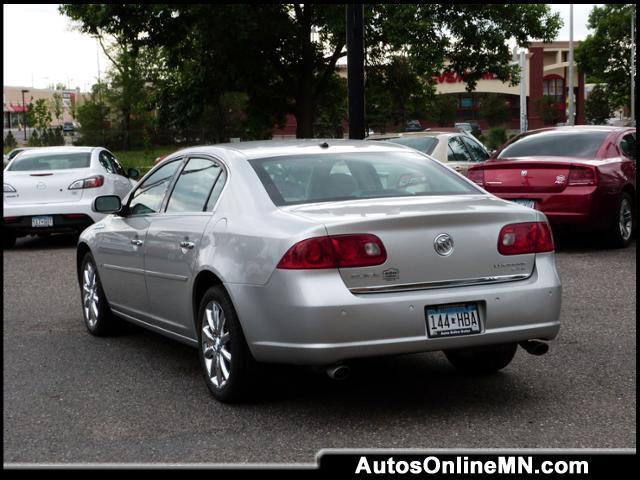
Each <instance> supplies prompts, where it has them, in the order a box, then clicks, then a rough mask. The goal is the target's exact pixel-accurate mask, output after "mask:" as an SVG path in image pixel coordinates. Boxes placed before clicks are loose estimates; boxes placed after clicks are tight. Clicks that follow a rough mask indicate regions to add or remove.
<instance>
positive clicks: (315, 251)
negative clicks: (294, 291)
mask: <svg viewBox="0 0 640 480" xmlns="http://www.w3.org/2000/svg"><path fill="white" fill-rule="evenodd" d="M386 260H387V252H386V250H385V248H384V245H383V244H382V241H381V240H380V239H379V238H378V237H376V236H375V235H371V234H355V235H331V236H327V237H314V238H308V239H306V240H302V241H301V242H298V243H296V244H295V245H294V246H293V247H291V248H290V249H289V250H288V251H287V253H285V254H284V256H283V257H282V260H280V263H278V268H280V269H285V270H307V269H321V268H354V267H370V266H374V265H380V264H383V263H384V262H385V261H386Z"/></svg>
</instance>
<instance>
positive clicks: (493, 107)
mask: <svg viewBox="0 0 640 480" xmlns="http://www.w3.org/2000/svg"><path fill="white" fill-rule="evenodd" d="M478 114H479V115H480V118H483V119H484V120H486V121H487V123H488V124H489V127H499V126H501V125H502V124H504V123H506V122H508V121H509V116H510V114H509V104H508V103H507V101H506V100H505V99H504V97H503V96H502V95H499V94H497V93H487V94H486V95H485V96H484V97H483V98H482V100H481V101H480V109H479V110H478Z"/></svg>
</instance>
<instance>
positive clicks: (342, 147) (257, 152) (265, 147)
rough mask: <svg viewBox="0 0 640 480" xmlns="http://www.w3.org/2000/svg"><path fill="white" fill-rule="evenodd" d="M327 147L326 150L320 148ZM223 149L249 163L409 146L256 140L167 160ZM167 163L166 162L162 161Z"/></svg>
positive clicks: (196, 150) (187, 151)
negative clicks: (295, 156) (279, 157)
mask: <svg viewBox="0 0 640 480" xmlns="http://www.w3.org/2000/svg"><path fill="white" fill-rule="evenodd" d="M324 144H326V145H328V147H324V146H321V145H324ZM220 150H228V151H233V152H237V153H240V154H242V155H243V156H244V157H245V158H247V159H248V160H251V159H254V158H268V157H278V156H284V155H310V154H331V153H351V152H356V151H371V152H374V151H407V150H411V149H409V148H408V147H405V146H403V145H397V144H389V143H382V142H367V141H364V140H345V139H339V138H327V139H322V138H314V139H298V140H256V141H249V142H239V143H219V144H215V145H200V146H196V147H189V148H185V149H182V150H179V151H177V152H174V153H172V154H171V155H170V156H168V157H167V159H168V158H169V157H175V156H180V155H185V154H187V155H188V154H193V153H205V154H206V153H210V154H212V155H215V154H216V153H219V152H220ZM163 161H164V160H163Z"/></svg>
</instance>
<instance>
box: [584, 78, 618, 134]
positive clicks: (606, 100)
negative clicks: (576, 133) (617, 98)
mask: <svg viewBox="0 0 640 480" xmlns="http://www.w3.org/2000/svg"><path fill="white" fill-rule="evenodd" d="M613 111H614V108H613V106H612V105H611V100H610V95H609V92H608V91H607V88H606V87H605V86H603V85H596V86H595V87H593V90H591V93H590V94H589V96H588V97H587V100H586V101H585V103H584V113H585V117H586V120H587V123H591V124H594V125H604V124H606V123H607V120H608V119H609V118H611V116H612V115H613Z"/></svg>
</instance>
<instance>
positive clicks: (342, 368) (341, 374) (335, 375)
mask: <svg viewBox="0 0 640 480" xmlns="http://www.w3.org/2000/svg"><path fill="white" fill-rule="evenodd" d="M326 372H327V375H328V376H329V378H331V379H333V380H345V379H347V378H348V377H349V375H350V374H351V369H350V368H349V367H347V366H346V365H333V366H331V367H328V368H327V370H326Z"/></svg>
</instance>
